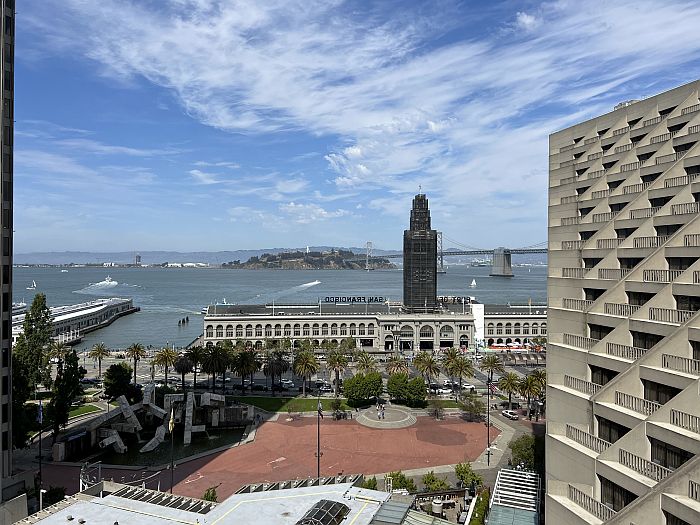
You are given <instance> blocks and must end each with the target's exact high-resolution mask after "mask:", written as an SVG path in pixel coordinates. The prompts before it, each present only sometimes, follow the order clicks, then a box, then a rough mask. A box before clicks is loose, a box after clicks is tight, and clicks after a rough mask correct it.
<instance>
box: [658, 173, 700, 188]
mask: <svg viewBox="0 0 700 525" xmlns="http://www.w3.org/2000/svg"><path fill="white" fill-rule="evenodd" d="M698 176H700V173H691V174H690V175H681V176H680V177H671V178H670V179H666V180H665V181H664V188H676V187H678V186H685V185H686V184H690V183H691V182H694V181H695V179H697V178H698Z"/></svg>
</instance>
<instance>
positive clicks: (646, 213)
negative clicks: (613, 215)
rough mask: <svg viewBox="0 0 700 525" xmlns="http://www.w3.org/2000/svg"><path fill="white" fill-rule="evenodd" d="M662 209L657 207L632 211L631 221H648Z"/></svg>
mask: <svg viewBox="0 0 700 525" xmlns="http://www.w3.org/2000/svg"><path fill="white" fill-rule="evenodd" d="M660 209H661V206H655V207H653V208H637V209H636V210H630V219H647V218H649V217H653V216H654V214H656V212H657V211H659V210H660Z"/></svg>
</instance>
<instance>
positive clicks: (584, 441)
mask: <svg viewBox="0 0 700 525" xmlns="http://www.w3.org/2000/svg"><path fill="white" fill-rule="evenodd" d="M566 437H568V438H569V439H571V440H572V441H576V443H578V444H579V445H583V446H584V447H586V448H588V449H590V450H592V451H594V452H597V453H598V454H600V453H601V452H603V451H604V450H607V448H608V447H609V446H610V445H612V443H609V442H607V441H605V440H604V439H600V438H599V437H597V436H594V435H593V434H589V433H588V432H584V431H583V430H580V429H578V428H576V427H572V426H571V425H569V424H567V425H566Z"/></svg>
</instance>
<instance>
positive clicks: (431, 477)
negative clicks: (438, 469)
mask: <svg viewBox="0 0 700 525" xmlns="http://www.w3.org/2000/svg"><path fill="white" fill-rule="evenodd" d="M422 481H423V485H425V490H426V491H428V492H439V491H441V490H447V489H449V488H450V484H449V483H447V480H446V479H445V478H439V477H437V476H436V475H435V472H433V471H432V470H431V471H430V472H428V473H427V474H425V475H424V476H423V480H422Z"/></svg>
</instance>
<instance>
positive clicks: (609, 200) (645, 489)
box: [546, 81, 700, 525]
mask: <svg viewBox="0 0 700 525" xmlns="http://www.w3.org/2000/svg"><path fill="white" fill-rule="evenodd" d="M699 89H700V81H695V82H693V83H690V84H687V85H684V86H681V87H679V88H676V89H673V90H671V91H668V92H666V93H662V94H660V95H658V96H655V97H652V98H648V99H645V100H642V101H639V102H636V103H632V104H628V105H625V106H623V107H621V108H619V109H616V110H615V111H612V112H611V113H608V114H605V115H602V116H600V117H598V118H595V119H592V120H589V121H586V122H583V123H581V124H577V125H575V126H573V127H571V128H568V129H565V130H562V131H559V132H557V133H554V134H553V135H551V136H550V157H549V163H550V167H549V279H548V298H549V307H548V321H547V326H548V331H549V334H548V339H549V345H548V356H547V377H548V382H549V384H548V387H547V398H548V399H547V401H548V402H547V418H548V422H547V443H546V445H547V446H546V454H547V465H546V468H547V473H546V474H547V476H546V478H547V480H546V491H547V494H546V520H547V523H552V524H558V523H566V524H574V525H575V524H599V523H602V522H605V523H610V524H625V525H629V524H630V523H635V524H646V523H650V524H651V523H654V524H669V525H682V524H685V523H692V524H700V456H698V454H700V317H699V316H698V314H697V312H698V310H700V284H699V283H700V261H699V259H700V214H699V212H700V146H698V142H700V99H699V98H698V90H699Z"/></svg>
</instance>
